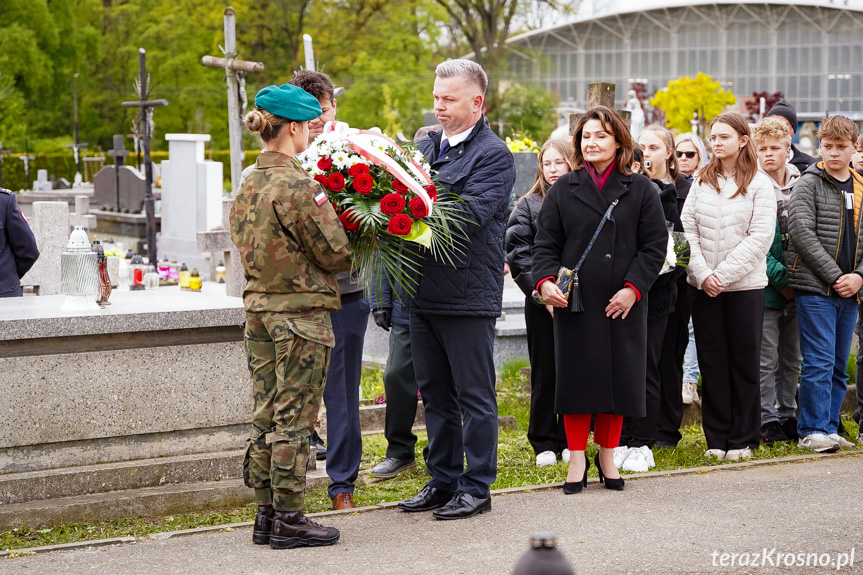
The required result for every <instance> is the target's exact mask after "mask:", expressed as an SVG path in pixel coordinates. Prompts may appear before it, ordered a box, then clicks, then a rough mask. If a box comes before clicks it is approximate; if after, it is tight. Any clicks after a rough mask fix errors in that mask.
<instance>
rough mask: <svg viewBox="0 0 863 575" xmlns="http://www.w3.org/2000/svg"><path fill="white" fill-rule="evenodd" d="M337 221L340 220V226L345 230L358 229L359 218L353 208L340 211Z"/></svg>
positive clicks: (353, 230) (352, 230)
mask: <svg viewBox="0 0 863 575" xmlns="http://www.w3.org/2000/svg"><path fill="white" fill-rule="evenodd" d="M339 221H340V222H342V226H343V227H344V228H345V231H346V232H355V231H357V230H358V229H360V218H359V216H357V215H356V214H355V213H354V211H353V210H345V211H344V212H342V213H341V215H340V216H339Z"/></svg>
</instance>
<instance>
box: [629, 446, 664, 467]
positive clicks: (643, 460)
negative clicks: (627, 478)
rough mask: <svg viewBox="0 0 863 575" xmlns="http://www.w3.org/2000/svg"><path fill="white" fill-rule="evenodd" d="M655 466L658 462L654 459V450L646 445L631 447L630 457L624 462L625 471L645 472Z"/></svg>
mask: <svg viewBox="0 0 863 575" xmlns="http://www.w3.org/2000/svg"><path fill="white" fill-rule="evenodd" d="M655 466H656V463H655V462H654V461H653V452H652V451H651V450H650V448H649V447H647V446H646V445H642V446H641V447H633V448H630V450H629V457H627V458H626V461H624V462H623V470H624V471H635V472H640V473H643V472H645V471H647V470H648V469H650V468H651V467H655Z"/></svg>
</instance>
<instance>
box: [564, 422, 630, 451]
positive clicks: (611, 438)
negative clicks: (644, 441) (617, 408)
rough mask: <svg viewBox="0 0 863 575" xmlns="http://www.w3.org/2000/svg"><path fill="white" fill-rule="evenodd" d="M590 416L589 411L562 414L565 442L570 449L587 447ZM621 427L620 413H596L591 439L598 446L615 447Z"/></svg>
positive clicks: (618, 441)
mask: <svg viewBox="0 0 863 575" xmlns="http://www.w3.org/2000/svg"><path fill="white" fill-rule="evenodd" d="M590 416H591V414H590V413H575V414H572V413H566V414H564V416H563V426H564V428H565V429H566V443H567V445H568V446H569V450H570V451H584V450H585V448H586V447H587V436H588V434H589V433H590ZM622 428H623V416H622V415H610V414H608V413H597V414H596V425H595V426H594V430H593V440H594V441H595V442H596V443H597V444H598V445H599V446H600V447H605V448H612V447H617V446H618V445H620V430H621V429H622Z"/></svg>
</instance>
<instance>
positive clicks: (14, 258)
mask: <svg viewBox="0 0 863 575" xmlns="http://www.w3.org/2000/svg"><path fill="white" fill-rule="evenodd" d="M37 259H39V248H37V247H36V237H35V236H34V235H33V232H32V231H30V226H28V225H27V220H25V219H24V214H22V213H21V209H20V208H19V207H18V202H17V201H15V194H14V193H12V192H10V191H9V190H5V189H3V188H0V297H21V295H23V294H22V293H21V278H22V277H24V274H26V273H27V272H28V271H29V270H30V268H32V267H33V264H34V263H36V260H37Z"/></svg>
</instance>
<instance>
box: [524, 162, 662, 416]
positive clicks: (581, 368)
mask: <svg viewBox="0 0 863 575" xmlns="http://www.w3.org/2000/svg"><path fill="white" fill-rule="evenodd" d="M616 198H619V200H620V201H619V202H618V204H617V206H616V207H615V208H614V211H613V212H612V214H611V217H610V218H609V219H608V221H606V223H605V226H604V227H603V228H602V231H601V232H600V234H599V236H598V237H597V239H596V242H595V243H594V245H593V248H592V249H591V251H590V253H589V254H588V256H587V258H586V259H585V261H584V264H583V265H582V267H581V270H580V271H579V273H578V277H579V282H580V286H581V297H582V302H583V305H584V311H581V312H572V311H569V308H565V309H564V308H557V309H555V313H554V349H555V357H556V367H557V385H556V390H555V406H554V407H555V412H557V413H572V414H577V413H611V414H615V415H625V416H629V417H644V415H645V371H646V364H647V293H648V291H650V288H651V286H652V285H653V282H654V281H655V280H656V278H657V276H658V275H659V271H660V269H661V268H662V262H663V260H664V258H665V252H666V249H667V247H668V231H667V230H666V227H665V216H664V214H663V211H662V205H661V204H660V201H659V195H658V194H657V193H656V189H655V188H654V187H653V185H652V184H651V183H650V181H649V180H648V179H647V178H645V177H644V176H641V175H638V174H633V175H628V176H627V175H623V174H621V173H620V172H618V171H617V170H616V169H613V171H612V173H611V175H610V176H609V178H608V180H607V181H606V183H605V185H604V186H603V187H602V190H601V191H600V190H598V189H597V188H596V185H595V184H594V183H593V180H592V179H591V177H590V175H589V174H588V173H587V171H586V170H584V169H581V170H576V171H572V172H570V173H569V174H567V175H565V176H562V177H561V178H560V179H559V180H558V181H557V182H556V183H555V184H554V186H552V187H551V189H550V190H549V191H548V195H547V196H546V198H545V201H543V203H542V209H541V210H540V212H539V219H538V220H537V234H536V241H535V243H534V247H533V277H534V278H536V279H537V281H538V280H540V279H542V278H545V277H548V276H557V272H558V269H559V268H560V266H566V267H568V268H574V267H575V265H576V263H578V260H579V258H580V257H581V254H582V253H583V252H584V249H585V248H586V247H587V244H588V243H589V242H590V239H591V237H593V235H594V232H595V231H596V228H597V226H598V225H599V222H600V220H601V219H602V216H603V214H604V213H605V211H606V209H607V208H608V206H609V205H610V204H611V202H612V201H614V200H615V199H616ZM626 283H631V284H632V285H634V286H635V287H636V288H637V289H638V291H639V292H640V293H641V294H642V298H641V300H640V301H638V302H636V303H635V305H633V306H632V309H631V310H630V311H629V315H627V317H626V319H620V318H618V319H611V318H607V317H606V316H605V307H606V306H607V305H608V302H609V300H610V299H611V298H612V297H613V296H614V294H615V293H617V291H619V290H621V289H623V287H624V284H626Z"/></svg>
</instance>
